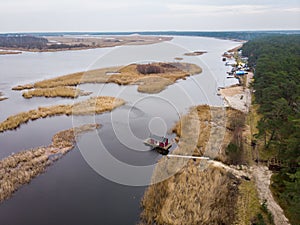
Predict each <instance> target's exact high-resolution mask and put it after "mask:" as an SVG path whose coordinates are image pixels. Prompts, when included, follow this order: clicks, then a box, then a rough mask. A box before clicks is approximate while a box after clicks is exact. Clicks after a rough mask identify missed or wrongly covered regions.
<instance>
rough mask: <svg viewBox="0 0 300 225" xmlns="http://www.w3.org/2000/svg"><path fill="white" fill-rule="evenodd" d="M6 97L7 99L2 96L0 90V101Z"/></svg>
mask: <svg viewBox="0 0 300 225" xmlns="http://www.w3.org/2000/svg"><path fill="white" fill-rule="evenodd" d="M6 99H8V98H7V97H4V96H3V93H2V92H0V102H1V101H4V100H6Z"/></svg>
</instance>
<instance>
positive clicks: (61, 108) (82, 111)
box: [0, 96, 125, 132]
mask: <svg viewBox="0 0 300 225" xmlns="http://www.w3.org/2000/svg"><path fill="white" fill-rule="evenodd" d="M124 103H125V102H124V100H122V99H118V98H114V97H108V96H102V97H92V98H90V99H88V100H86V101H82V102H78V103H75V104H71V105H55V106H49V107H39V108H38V109H34V110H30V111H27V112H22V113H19V114H16V115H13V116H10V117H8V118H7V119H6V120H4V121H3V122H1V123H0V132H4V131H6V130H13V129H16V128H17V127H19V126H20V125H21V124H24V123H27V122H28V121H30V120H36V119H40V118H46V117H49V116H56V115H67V116H69V115H92V114H99V113H103V112H107V111H111V110H113V109H115V108H116V107H119V106H121V105H123V104H124Z"/></svg>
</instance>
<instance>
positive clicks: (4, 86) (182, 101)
mask: <svg viewBox="0 0 300 225" xmlns="http://www.w3.org/2000/svg"><path fill="white" fill-rule="evenodd" d="M238 45H239V43H237V42H233V41H228V40H219V39H214V38H201V37H175V38H174V39H173V40H172V41H170V42H164V43H158V44H153V45H146V46H122V47H115V48H103V49H92V50H82V51H67V52H53V53H51V52H49V53H23V54H20V55H4V56H0V68H1V72H0V73H1V74H0V77H1V80H0V90H1V91H2V92H4V94H5V95H6V96H7V97H9V99H8V100H6V101H2V102H0V120H1V121H2V120H4V119H5V118H7V117H8V116H9V115H12V114H16V113H18V112H22V111H27V110H30V109H34V108H37V107H38V106H47V105H53V104H66V103H73V100H70V99H62V98H55V99H50V98H48V99H47V98H32V99H24V98H23V97H22V96H21V93H20V92H17V91H12V90H11V87H13V86H15V85H17V84H26V83H30V82H34V81H38V80H42V79H45V78H51V77H56V76H58V75H63V74H69V73H72V72H78V71H86V70H89V69H95V68H101V67H108V66H116V65H118V66H121V65H126V64H129V63H145V62H152V61H164V62H174V61H176V60H175V59H174V58H175V57H182V58H183V61H184V62H190V63H195V64H197V65H199V66H201V67H202V68H203V72H202V73H201V74H199V75H195V76H192V77H189V78H188V79H187V80H182V81H178V82H176V84H174V85H172V86H170V87H168V88H167V89H166V90H164V91H162V92H161V93H159V94H153V95H148V94H142V93H139V92H137V91H136V89H137V87H136V86H119V85H116V84H97V85H96V84H84V85H80V86H79V88H80V89H83V90H87V91H93V95H95V96H97V95H109V96H116V97H120V98H123V99H124V100H125V101H126V105H124V106H122V107H120V108H118V109H116V110H114V111H113V112H112V113H105V114H102V115H96V116H85V117H67V116H59V117H51V118H46V119H42V120H37V121H34V122H29V123H27V124H24V125H22V126H21V127H20V128H18V129H17V130H15V131H7V132H4V133H1V134H0V146H1V151H0V157H1V158H3V157H6V156H8V155H10V154H11V153H13V152H18V151H21V150H24V149H29V148H33V147H37V146H41V145H48V144H49V143H50V142H51V137H52V136H53V135H54V134H55V133H56V132H58V131H61V130H64V129H69V128H71V127H72V126H77V125H80V124H84V123H94V122H97V123H100V124H102V127H101V128H100V129H99V130H97V131H95V132H90V133H87V134H84V135H81V136H80V137H79V139H78V142H77V146H76V148H75V149H74V150H73V151H71V152H70V153H69V154H67V155H66V156H65V157H63V158H62V159H60V160H59V161H58V162H56V163H55V164H54V165H52V166H51V167H49V168H48V169H47V171H46V172H45V173H44V174H42V175H40V176H39V177H37V178H35V179H34V180H33V181H32V182H31V183H30V184H29V185H25V186H23V187H22V188H21V189H20V190H19V191H17V192H16V193H15V194H14V196H13V197H12V198H11V199H9V200H7V201H5V202H4V203H2V204H1V205H0V218H1V224H5V225H10V224H14V225H16V224H22V225H27V224H28V225H35V224H37V225H41V224H49V225H50V224H51V225H52V224H73V225H76V224H78V225H79V224H107V225H109V224H135V223H136V222H137V221H138V216H139V212H140V208H139V204H140V199H141V197H142V195H143V192H144V191H145V187H146V186H147V184H148V183H149V182H150V179H151V174H152V171H153V168H154V167H155V163H156V162H157V160H158V159H159V158H160V157H161V156H160V155H159V154H158V153H156V152H155V151H149V148H148V147H146V146H145V145H144V144H143V143H142V141H143V140H144V139H145V138H146V137H148V135H149V133H150V132H152V133H156V134H159V135H167V136H168V137H169V138H173V137H174V135H172V134H170V133H169V132H168V131H169V130H170V129H171V128H172V126H173V125H174V123H175V122H176V121H177V120H178V119H179V117H180V115H182V114H183V113H185V112H186V111H187V110H188V109H189V107H190V106H193V105H198V104H210V105H219V106H222V104H223V102H222V99H221V98H220V97H218V96H217V95H216V90H217V88H218V87H220V86H222V87H223V86H227V85H231V84H234V83H236V81H235V80H233V79H226V72H227V71H229V70H230V68H228V67H225V65H224V62H222V60H221V59H222V57H221V55H222V53H223V52H224V51H226V50H228V49H231V48H233V47H236V46H238ZM198 50H203V51H207V53H206V54H204V55H202V56H184V53H186V52H190V51H198ZM86 98H88V97H86V96H84V97H80V98H78V99H77V100H76V101H81V100H84V99H86ZM174 147H175V146H173V148H174ZM171 151H172V149H171Z"/></svg>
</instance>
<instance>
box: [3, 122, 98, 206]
mask: <svg viewBox="0 0 300 225" xmlns="http://www.w3.org/2000/svg"><path fill="white" fill-rule="evenodd" d="M99 127H100V125H99V124H87V125H83V126H81V127H76V128H72V129H69V130H65V131H61V132H59V133H57V134H55V135H54V137H53V139H52V144H51V145H49V146H46V147H38V148H34V149H29V150H25V151H22V152H19V153H16V154H13V155H11V156H9V157H7V158H4V159H2V160H1V161H0V203H1V202H2V201H4V200H5V199H8V198H9V197H11V196H12V194H13V193H14V192H15V191H17V190H18V188H20V187H21V186H22V185H24V184H27V183H29V182H30V181H31V180H32V179H33V178H34V177H36V176H38V175H39V174H41V173H43V172H44V171H45V169H46V168H47V166H49V165H51V163H53V162H54V161H56V160H58V159H59V158H61V157H62V156H63V155H65V154H66V153H67V152H69V151H70V150H71V149H73V148H74V144H75V138H76V137H77V136H78V135H80V134H81V133H83V132H88V131H92V130H94V129H97V128H99Z"/></svg>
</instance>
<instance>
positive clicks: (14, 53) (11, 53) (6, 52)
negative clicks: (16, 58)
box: [0, 51, 22, 55]
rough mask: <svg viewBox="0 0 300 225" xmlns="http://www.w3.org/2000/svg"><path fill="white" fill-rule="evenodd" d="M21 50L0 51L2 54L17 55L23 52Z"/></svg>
mask: <svg viewBox="0 0 300 225" xmlns="http://www.w3.org/2000/svg"><path fill="white" fill-rule="evenodd" d="M21 53H22V52H19V51H0V55H16V54H21Z"/></svg>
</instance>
